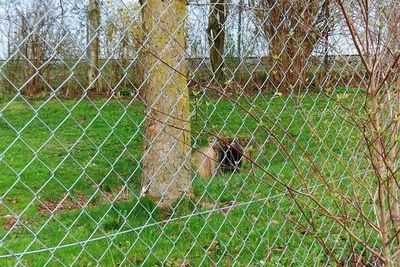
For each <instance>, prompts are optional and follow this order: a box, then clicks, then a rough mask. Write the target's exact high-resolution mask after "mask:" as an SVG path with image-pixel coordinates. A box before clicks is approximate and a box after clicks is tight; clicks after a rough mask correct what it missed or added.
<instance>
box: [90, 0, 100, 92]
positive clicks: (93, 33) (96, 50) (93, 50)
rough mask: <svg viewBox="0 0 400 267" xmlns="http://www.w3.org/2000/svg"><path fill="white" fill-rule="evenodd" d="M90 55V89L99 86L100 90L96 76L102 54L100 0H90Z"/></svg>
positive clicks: (98, 87)
mask: <svg viewBox="0 0 400 267" xmlns="http://www.w3.org/2000/svg"><path fill="white" fill-rule="evenodd" d="M88 23H89V25H88V35H89V36H88V37H89V38H88V39H89V40H88V41H89V46H88V57H89V69H88V78H89V80H88V82H89V86H88V89H93V88H97V90H100V82H99V79H98V80H97V81H96V78H97V76H98V73H99V71H98V70H99V67H100V64H99V54H100V33H99V31H100V4H99V2H98V0H89V8H88Z"/></svg>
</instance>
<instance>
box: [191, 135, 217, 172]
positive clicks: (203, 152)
mask: <svg viewBox="0 0 400 267" xmlns="http://www.w3.org/2000/svg"><path fill="white" fill-rule="evenodd" d="M215 144H216V142H215V140H212V141H210V142H209V143H208V146H206V147H204V148H202V149H200V150H199V151H197V152H195V153H193V156H192V165H193V167H194V170H195V171H196V173H197V174H198V175H199V176H201V177H205V178H210V177H212V176H214V175H215V173H216V172H217V167H218V159H219V156H218V151H217V150H216V147H215Z"/></svg>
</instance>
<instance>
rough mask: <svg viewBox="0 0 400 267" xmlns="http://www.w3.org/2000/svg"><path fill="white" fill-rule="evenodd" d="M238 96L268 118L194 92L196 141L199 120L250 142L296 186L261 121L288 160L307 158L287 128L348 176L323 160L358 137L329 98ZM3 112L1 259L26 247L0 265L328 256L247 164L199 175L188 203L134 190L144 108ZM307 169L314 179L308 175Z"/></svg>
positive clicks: (3, 105) (106, 104)
mask: <svg viewBox="0 0 400 267" xmlns="http://www.w3.org/2000/svg"><path fill="white" fill-rule="evenodd" d="M240 102H241V103H242V104H243V105H244V106H245V107H248V108H251V107H252V108H251V111H252V112H253V113H254V114H255V115H256V116H257V117H258V118H261V117H262V113H264V115H267V116H268V117H269V118H271V121H268V120H267V119H265V118H264V119H263V123H262V124H261V123H258V122H255V121H254V120H253V119H252V118H250V117H249V116H248V114H246V112H245V111H243V110H242V109H240V108H239V107H237V106H235V105H234V104H232V103H231V101H228V100H226V99H211V98H207V97H203V98H201V99H200V100H196V98H195V97H192V114H193V117H192V118H193V119H192V121H193V125H192V130H193V134H192V141H193V146H194V147H201V146H202V145H204V144H205V143H206V142H207V138H208V136H207V134H206V133H205V132H204V131H202V128H203V127H205V128H207V129H213V131H214V132H216V133H218V134H221V135H224V136H239V137H244V138H248V139H250V141H251V146H252V157H253V158H255V159H256V161H257V163H258V164H260V165H261V166H263V167H264V168H266V169H267V170H268V171H270V172H271V173H273V174H274V175H276V176H277V177H279V178H280V179H284V180H286V181H293V182H292V183H293V184H296V183H298V182H299V181H296V180H292V179H295V178H296V177H297V176H296V174H295V170H294V167H293V166H292V165H291V164H289V163H288V157H287V156H285V155H284V154H283V153H282V152H281V151H280V150H279V148H278V146H277V144H276V143H275V142H274V141H273V138H272V137H271V135H270V133H268V132H267V131H265V130H263V128H262V127H261V126H262V125H265V126H266V127H267V128H268V129H270V130H271V131H272V132H273V133H274V134H275V135H276V136H277V138H278V139H280V140H282V142H283V143H284V144H286V145H287V148H288V150H289V151H290V153H291V155H292V157H293V158H294V159H296V161H299V162H301V160H304V151H303V150H301V149H299V148H298V147H296V146H294V145H293V144H291V142H289V141H288V140H289V139H288V137H287V133H290V135H291V136H292V137H293V138H294V139H296V140H297V142H298V143H299V144H301V146H302V147H303V148H304V149H305V150H306V151H307V152H308V153H310V154H311V155H312V156H313V158H314V159H315V160H316V161H317V162H318V163H319V164H320V165H321V166H322V170H323V173H324V174H325V175H326V177H329V179H331V180H332V181H334V180H340V179H342V178H343V177H347V175H348V173H347V172H348V170H347V168H345V167H346V166H344V167H343V166H342V165H341V164H340V163H338V161H337V159H335V158H334V157H332V156H330V155H331V154H332V153H335V154H337V155H340V157H342V158H343V159H346V158H349V157H350V155H352V153H353V152H354V151H355V150H356V149H357V147H358V142H359V138H357V135H356V134H355V132H354V131H352V128H351V127H350V126H349V125H347V124H345V123H344V121H343V120H341V119H340V117H337V116H336V115H335V112H333V110H334V109H335V106H334V105H332V103H331V102H330V101H328V99H327V98H325V97H323V96H319V95H317V94H310V95H307V96H302V97H299V98H297V100H296V101H295V100H294V99H291V98H288V97H285V96H282V97H272V96H258V97H243V98H240ZM254 107H257V111H256V110H255V109H254ZM1 109H2V110H3V112H2V113H1V116H0V129H1V139H0V153H1V154H0V155H2V157H1V160H0V198H1V200H2V204H3V205H0V256H1V255H8V254H13V253H22V252H25V253H26V254H25V255H23V256H19V254H17V256H16V257H8V258H0V266H8V265H14V264H15V263H17V262H19V263H22V264H23V265H32V266H42V265H44V264H46V263H48V264H50V265H63V264H65V265H70V264H72V265H76V266H82V265H86V266H89V265H95V264H97V263H99V264H100V265H102V266H109V265H119V264H122V265H123V264H126V265H128V264H131V265H141V264H143V265H144V266H154V265H167V266H168V265H169V266H180V265H181V264H182V263H183V262H186V263H188V264H191V265H193V266H198V265H201V264H202V265H204V266H210V265H212V264H213V262H214V263H216V264H217V265H218V266H229V265H231V264H233V263H239V264H240V265H241V266H244V265H247V264H252V265H265V264H269V265H271V264H276V265H285V266H287V265H294V266H296V265H301V264H304V265H306V266H308V265H313V264H317V265H322V264H324V263H325V262H327V260H328V258H327V256H326V255H325V253H324V252H323V250H322V248H321V246H320V245H319V244H318V243H317V242H316V241H315V240H314V238H312V237H311V236H310V235H308V234H306V233H304V231H302V230H301V229H299V228H298V227H295V226H294V225H293V224H292V223H290V222H289V221H288V219H287V215H288V214H291V215H292V216H296V215H299V213H298V211H297V210H296V208H295V207H294V203H293V201H292V200H290V199H289V198H287V197H285V196H284V195H282V193H281V190H282V189H283V188H282V187H281V186H279V185H278V184H277V183H276V182H275V181H274V180H273V179H271V178H269V177H268V176H267V175H266V174H265V173H263V172H262V171H261V170H260V169H258V168H255V169H254V170H253V171H250V164H249V163H245V164H244V167H243V171H241V172H240V173H237V174H224V175H222V174H219V175H217V176H216V177H214V178H213V179H211V180H207V179H204V178H200V177H197V176H196V177H195V178H194V188H195V197H194V199H191V200H189V199H181V200H179V201H178V202H177V203H176V206H175V207H174V209H172V210H170V211H168V212H166V211H161V210H159V209H158V208H156V206H155V204H154V203H152V201H150V200H148V199H146V197H139V195H140V174H141V169H140V161H141V155H142V150H143V147H142V139H143V129H142V122H143V115H142V114H141V111H142V109H143V107H142V105H141V104H140V103H137V102H133V101H129V100H126V99H125V100H124V99H120V100H115V99H113V100H109V101H106V100H95V101H91V100H88V99H83V100H63V101H62V102H61V101H59V100H57V99H53V100H50V101H32V102H29V104H28V103H26V102H24V101H23V100H22V99H19V98H17V99H15V100H14V101H12V102H11V103H10V99H7V98H0V110H1ZM207 117H209V118H210V119H209V120H206V118H207ZM306 120H307V121H308V122H312V125H314V126H315V129H314V130H315V131H316V132H317V133H318V135H319V136H320V137H321V139H318V138H316V136H315V133H313V127H310V124H309V123H306ZM280 127H281V128H280ZM282 128H283V129H285V131H286V132H287V133H285V131H284V130H283V129H282ZM322 144H324V145H322ZM345 164H349V165H350V164H351V163H350V162H347V163H345ZM305 168H306V166H305ZM305 173H308V174H309V175H308V176H307V179H310V181H312V179H313V177H312V173H311V172H306V170H305ZM194 175H195V174H194ZM310 184H312V182H310ZM348 185H349V184H348V183H346V182H343V187H347V186H348ZM318 188H319V189H318V190H317V193H316V194H320V195H324V192H325V191H324V188H323V187H318ZM323 201H326V203H330V201H332V199H329V198H326V199H324V200H323ZM226 206H233V207H232V208H231V209H227V208H226V209H223V207H226ZM167 221H168V223H166V222H167ZM319 225H320V227H321V228H324V229H327V230H328V231H326V235H329V238H330V239H331V241H330V242H331V243H332V244H336V245H334V249H336V250H337V251H336V252H338V253H341V251H342V250H345V248H346V247H348V246H349V244H348V242H347V241H346V239H344V238H342V237H343V236H342V233H341V232H340V231H339V230H338V229H334V228H332V226H331V225H329V224H327V222H324V221H321V222H320V224H319ZM57 247H59V249H57V250H48V249H46V248H57ZM36 250H38V251H37V252H35V253H27V252H30V251H36ZM343 253H344V254H343V255H342V256H341V257H343V258H345V257H346V255H345V252H343Z"/></svg>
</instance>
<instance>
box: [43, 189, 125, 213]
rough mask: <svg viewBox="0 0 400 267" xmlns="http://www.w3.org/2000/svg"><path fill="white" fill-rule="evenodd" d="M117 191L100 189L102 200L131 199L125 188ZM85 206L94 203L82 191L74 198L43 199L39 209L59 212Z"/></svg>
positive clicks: (120, 200)
mask: <svg viewBox="0 0 400 267" xmlns="http://www.w3.org/2000/svg"><path fill="white" fill-rule="evenodd" d="M115 191H116V192H107V191H104V190H102V189H100V192H101V193H102V195H101V198H100V201H106V202H108V203H109V202H111V201H113V202H116V203H121V202H126V201H128V200H130V198H131V197H130V194H129V193H128V192H127V191H126V190H124V192H122V193H119V192H120V191H121V189H119V190H115ZM118 194H119V195H118ZM83 206H89V207H92V206H94V204H91V203H89V197H88V196H85V195H84V193H83V192H80V193H79V194H78V196H77V197H75V198H74V199H72V198H71V197H66V198H65V195H64V196H63V197H62V199H61V200H49V201H42V204H40V205H39V207H38V210H39V213H41V214H45V213H57V212H63V211H71V210H76V209H80V208H82V207H83Z"/></svg>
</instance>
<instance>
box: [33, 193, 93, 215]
mask: <svg viewBox="0 0 400 267" xmlns="http://www.w3.org/2000/svg"><path fill="white" fill-rule="evenodd" d="M88 201H89V198H88V197H87V196H85V195H84V194H83V193H80V194H79V195H78V196H77V197H76V198H75V200H73V199H72V198H71V197H67V198H64V197H63V200H60V201H56V200H49V201H44V202H42V204H40V205H39V207H38V209H39V212H40V213H41V214H43V213H48V212H51V213H53V212H62V211H68V210H74V209H79V208H81V207H82V206H84V205H88ZM88 206H90V204H89V205H88Z"/></svg>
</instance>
